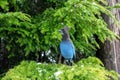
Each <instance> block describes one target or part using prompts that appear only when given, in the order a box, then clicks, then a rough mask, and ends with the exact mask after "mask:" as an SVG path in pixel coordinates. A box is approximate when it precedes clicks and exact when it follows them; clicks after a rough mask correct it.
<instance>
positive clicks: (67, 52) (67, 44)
mask: <svg viewBox="0 0 120 80" xmlns="http://www.w3.org/2000/svg"><path fill="white" fill-rule="evenodd" d="M60 32H61V34H62V40H61V42H60V51H61V55H62V56H63V57H64V58H65V60H66V64H67V65H72V59H73V57H75V48H74V45H73V42H72V40H71V39H70V36H69V33H68V27H67V26H65V27H64V28H63V29H61V30H60Z"/></svg>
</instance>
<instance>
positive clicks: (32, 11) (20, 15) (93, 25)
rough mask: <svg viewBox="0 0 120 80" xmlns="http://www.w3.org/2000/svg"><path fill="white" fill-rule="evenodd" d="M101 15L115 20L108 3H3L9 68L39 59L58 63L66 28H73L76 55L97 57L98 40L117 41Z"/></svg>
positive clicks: (0, 22) (0, 19)
mask: <svg viewBox="0 0 120 80" xmlns="http://www.w3.org/2000/svg"><path fill="white" fill-rule="evenodd" d="M100 3H102V4H104V6H103V5H101V4H100ZM102 13H104V14H106V15H108V16H110V17H112V18H113V19H114V16H112V14H111V13H110V11H109V10H108V8H107V7H106V1H105V0H61V1H59V0H1V1H0V39H1V41H2V42H4V44H5V48H6V49H7V50H6V54H7V61H8V64H7V65H6V66H8V65H10V66H14V65H15V64H18V63H19V62H20V61H21V60H25V59H29V60H38V58H40V60H42V61H43V62H50V60H51V59H52V61H51V62H53V61H55V62H58V56H59V55H60V54H59V53H60V51H59V43H60V40H61V35H60V33H59V32H58V30H59V29H61V28H62V27H63V26H65V25H66V26H68V27H69V28H70V31H69V32H70V36H71V39H72V40H73V43H74V44H75V48H76V52H78V53H79V54H77V55H81V54H82V55H85V57H86V56H94V55H95V53H96V51H97V49H98V48H100V47H99V44H98V42H97V41H98V40H99V41H100V42H102V43H104V41H105V40H112V39H115V38H116V37H117V36H116V35H115V34H114V33H113V32H112V31H110V30H109V29H108V28H107V24H106V23H105V21H104V20H103V19H102V17H101V14H102ZM114 20H115V19H114ZM49 51H50V52H49ZM48 52H49V54H48ZM0 57H1V56H0ZM41 57H42V58H41ZM43 57H44V58H45V59H44V60H43ZM48 59H49V61H47V60H48ZM78 60H80V58H79V57H78ZM42 61H41V62H42ZM1 62H2V61H1ZM33 63H34V62H33ZM22 64H23V63H22ZM25 64H27V63H26V62H25ZM8 67H9V66H8ZM75 68H76V67H75ZM76 70H77V69H76ZM68 72H69V71H68ZM0 73H1V72H0ZM30 74H31V73H30ZM32 74H33V73H32ZM36 74H37V73H36ZM74 74H76V73H74ZM102 74H103V73H102ZM103 75H104V74H103ZM28 77H29V76H28ZM77 77H78V76H77ZM23 78H24V77H23Z"/></svg>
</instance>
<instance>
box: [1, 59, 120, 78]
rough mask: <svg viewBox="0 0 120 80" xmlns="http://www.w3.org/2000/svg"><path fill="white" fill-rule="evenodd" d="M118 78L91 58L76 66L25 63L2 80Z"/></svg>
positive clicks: (99, 62)
mask: <svg viewBox="0 0 120 80" xmlns="http://www.w3.org/2000/svg"><path fill="white" fill-rule="evenodd" d="M118 76H119V75H118V74H117V73H116V72H114V71H108V70H106V69H105V68H104V65H103V63H102V62H101V61H100V60H99V59H98V58H95V57H89V58H87V59H82V60H81V61H79V62H78V63H77V64H76V65H74V66H66V65H61V64H47V63H36V62H34V61H23V62H21V64H20V65H18V66H16V67H14V68H13V69H10V70H9V71H8V72H7V74H6V75H5V77H3V78H2V79H1V80H48V79H49V80H73V79H74V80H111V79H110V78H112V79H114V80H118Z"/></svg>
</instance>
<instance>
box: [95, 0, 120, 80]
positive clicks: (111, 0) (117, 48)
mask: <svg viewBox="0 0 120 80" xmlns="http://www.w3.org/2000/svg"><path fill="white" fill-rule="evenodd" d="M107 1H108V5H110V6H114V5H115V4H117V3H120V0H107ZM111 12H112V13H113V15H114V16H115V17H116V19H117V20H118V21H119V22H120V9H112V10H111ZM103 18H104V20H105V21H106V23H107V24H108V28H109V29H110V30H112V31H113V32H115V33H116V34H117V35H120V28H119V27H120V25H118V26H117V25H116V24H115V22H114V20H113V19H111V18H110V17H108V16H106V15H103ZM97 55H98V57H99V58H100V59H101V60H102V61H103V63H104V64H105V67H106V68H107V69H109V70H115V71H117V72H118V73H120V41H119V40H113V41H112V42H109V41H106V42H105V43H104V44H101V49H100V50H99V52H98V54H97ZM119 80H120V79H119Z"/></svg>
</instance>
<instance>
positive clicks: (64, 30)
mask: <svg viewBox="0 0 120 80" xmlns="http://www.w3.org/2000/svg"><path fill="white" fill-rule="evenodd" d="M68 30H69V28H68V27H67V26H64V28H62V29H60V30H59V32H60V33H61V34H62V39H63V40H66V39H69V33H68Z"/></svg>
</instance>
